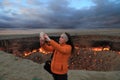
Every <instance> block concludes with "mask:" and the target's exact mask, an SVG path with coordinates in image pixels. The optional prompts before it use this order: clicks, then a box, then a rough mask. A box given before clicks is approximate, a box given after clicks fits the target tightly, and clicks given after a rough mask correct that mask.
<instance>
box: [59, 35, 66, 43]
mask: <svg viewBox="0 0 120 80" xmlns="http://www.w3.org/2000/svg"><path fill="white" fill-rule="evenodd" d="M59 43H60V44H64V43H66V41H65V39H64V37H63V36H62V35H61V36H60V38H59Z"/></svg>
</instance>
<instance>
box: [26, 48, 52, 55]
mask: <svg viewBox="0 0 120 80" xmlns="http://www.w3.org/2000/svg"><path fill="white" fill-rule="evenodd" d="M35 52H40V53H43V54H48V53H52V52H48V51H45V50H44V49H43V48H39V49H34V50H32V51H29V52H28V51H26V52H24V56H28V55H30V54H33V53H35Z"/></svg>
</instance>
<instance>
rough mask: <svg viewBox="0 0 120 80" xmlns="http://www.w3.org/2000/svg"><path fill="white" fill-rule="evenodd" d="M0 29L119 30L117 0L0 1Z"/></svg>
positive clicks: (118, 4) (118, 6)
mask: <svg viewBox="0 0 120 80" xmlns="http://www.w3.org/2000/svg"><path fill="white" fill-rule="evenodd" d="M0 28H1V29H6V28H7V29H14V28H17V29H40V28H42V29H46V28H47V29H49V28H51V29H52V28H53V29H59V28H60V29H103V28H109V29H110V28H117V29H118V28H119V29H120V0H0Z"/></svg>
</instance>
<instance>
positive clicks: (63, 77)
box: [52, 74, 68, 80]
mask: <svg viewBox="0 0 120 80" xmlns="http://www.w3.org/2000/svg"><path fill="white" fill-rule="evenodd" d="M52 76H53V78H54V80H68V75H67V74H52Z"/></svg>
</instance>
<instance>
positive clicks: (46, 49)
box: [41, 43, 54, 52]
mask: <svg viewBox="0 0 120 80" xmlns="http://www.w3.org/2000/svg"><path fill="white" fill-rule="evenodd" d="M41 48H43V49H44V50H45V51H49V52H52V51H53V50H54V48H53V47H52V46H50V45H48V44H46V43H45V44H44V45H43V46H41Z"/></svg>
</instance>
